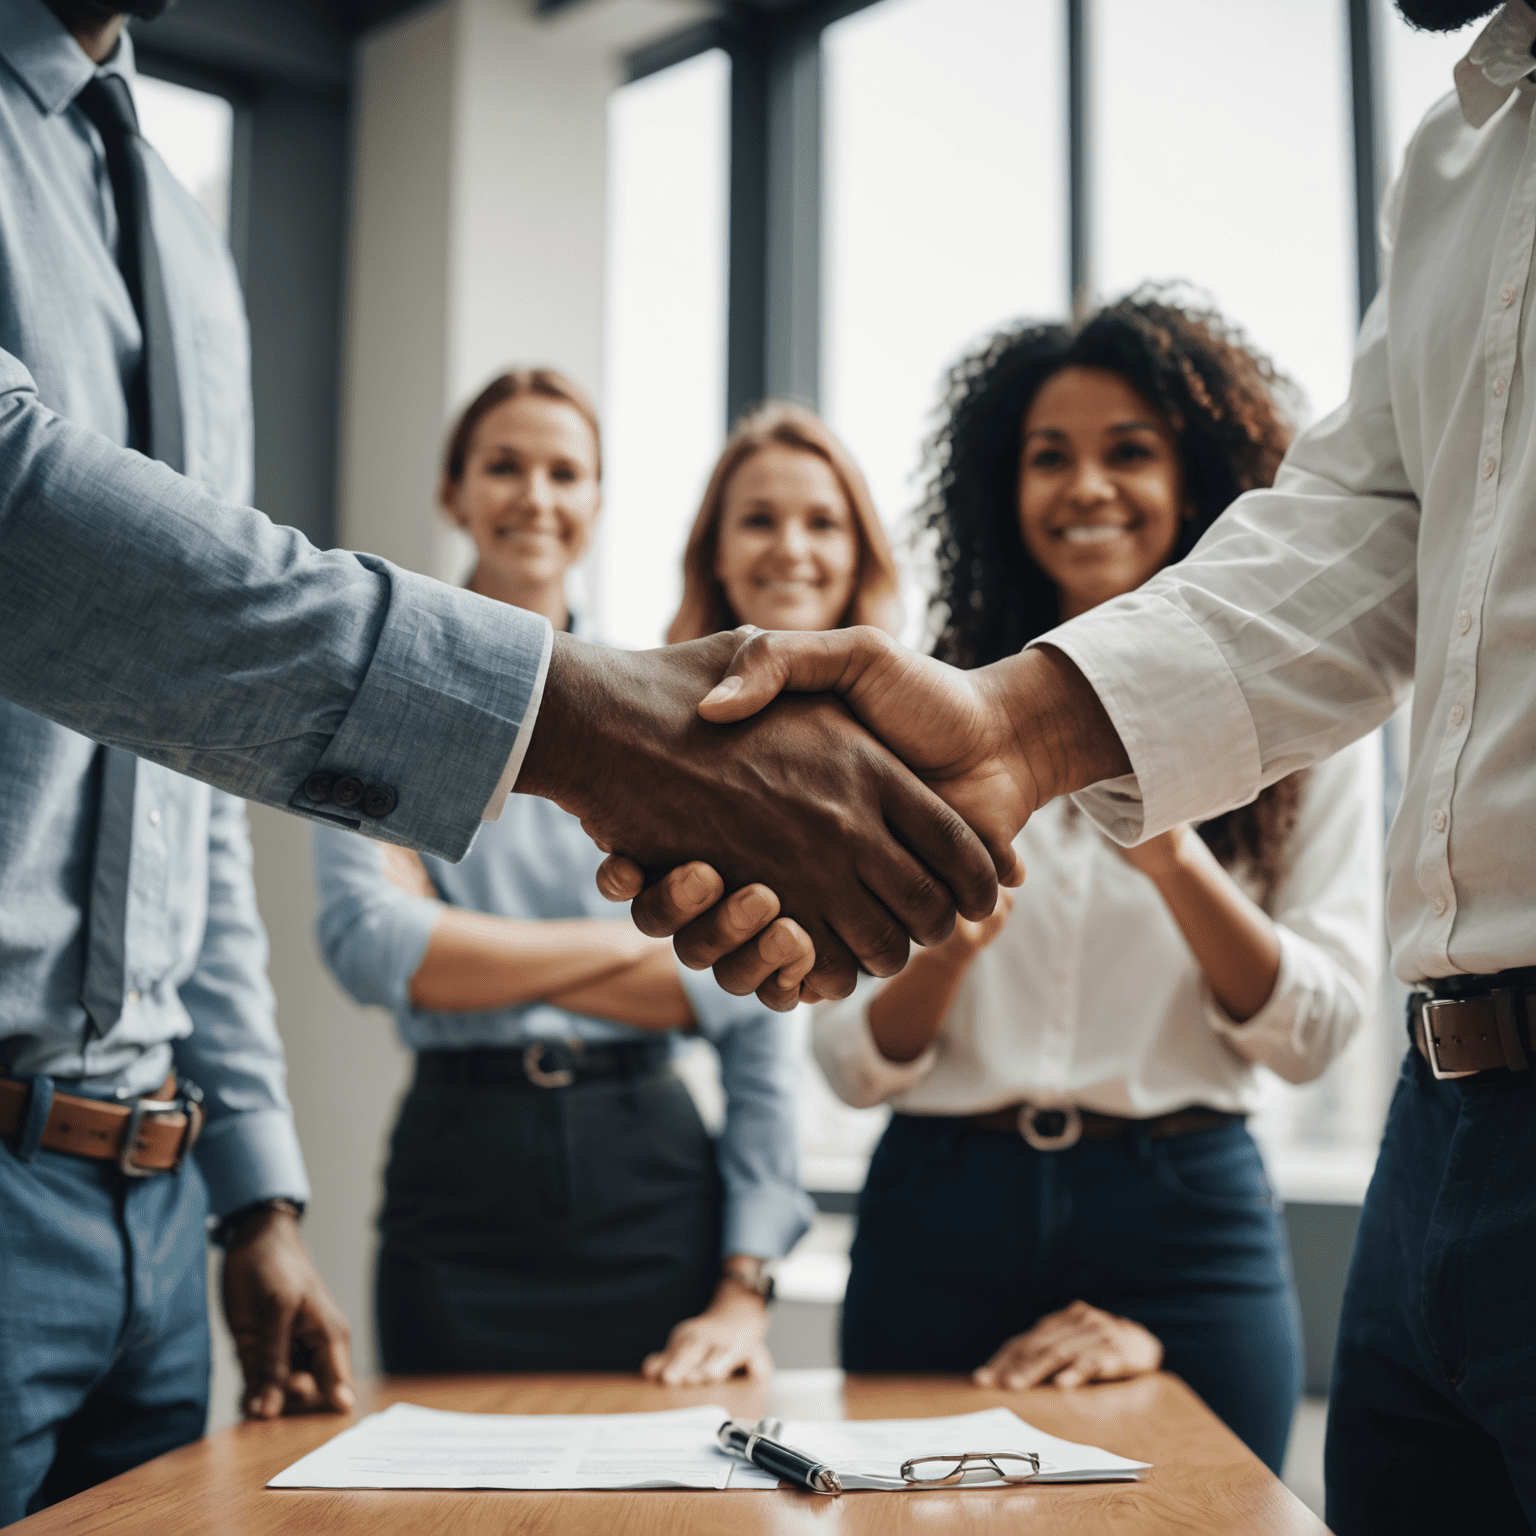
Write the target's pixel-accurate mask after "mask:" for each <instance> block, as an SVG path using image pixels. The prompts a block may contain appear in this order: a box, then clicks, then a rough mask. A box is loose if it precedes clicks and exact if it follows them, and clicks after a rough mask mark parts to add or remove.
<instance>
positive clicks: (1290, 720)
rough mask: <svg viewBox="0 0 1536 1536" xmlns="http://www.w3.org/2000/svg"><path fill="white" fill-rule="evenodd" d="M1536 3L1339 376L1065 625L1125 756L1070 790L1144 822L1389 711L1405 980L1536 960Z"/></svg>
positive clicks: (1504, 21)
mask: <svg viewBox="0 0 1536 1536" xmlns="http://www.w3.org/2000/svg"><path fill="white" fill-rule="evenodd" d="M1533 40H1536V12H1533V11H1532V10H1531V9H1529V8H1528V7H1527V6H1526V5H1525V4H1523V3H1521V0H1511V3H1510V4H1508V5H1506V6H1505V7H1504V8H1503V9H1502V10H1501V11H1500V12H1499V13H1498V15H1497V16H1495V18H1494V19H1493V21H1492V22H1491V23H1490V24H1489V26H1488V27H1487V28H1486V29H1485V31H1484V32H1483V34H1482V35H1481V36H1480V37H1479V39H1478V40H1477V42H1476V43H1475V44H1474V45H1473V49H1472V52H1471V53H1470V54H1469V55H1468V57H1467V58H1466V59H1464V60H1463V61H1462V63H1461V64H1460V65H1458V66H1457V71H1456V79H1457V85H1458V95H1457V96H1452V97H1448V98H1447V99H1446V100H1445V101H1443V102H1441V103H1440V104H1439V105H1438V106H1436V107H1434V108H1433V109H1432V110H1431V111H1430V113H1429V115H1428V116H1427V117H1426V118H1425V120H1424V122H1423V124H1422V125H1421V126H1420V128H1419V130H1418V132H1417V134H1416V135H1415V137H1414V140H1413V143H1412V144H1411V146H1410V147H1409V150H1408V156H1407V162H1406V165H1405V168H1404V171H1403V174H1402V177H1401V179H1400V180H1399V182H1398V183H1397V185H1396V186H1395V187H1394V188H1393V191H1392V193H1391V195H1390V196H1389V198H1388V206H1387V209H1386V213H1385V216H1384V220H1383V225H1384V237H1385V240H1386V243H1387V244H1388V247H1389V269H1388V276H1387V281H1386V285H1385V287H1384V289H1383V290H1382V292H1381V294H1380V295H1379V296H1378V297H1377V299H1376V302H1375V303H1374V304H1373V305H1372V306H1371V308H1370V311H1369V312H1368V313H1367V315H1366V317H1365V320H1364V322H1363V324H1362V326H1361V331H1360V339H1359V343H1358V346H1357V348H1356V353H1355V364H1354V374H1353V378H1352V380H1351V385H1350V394H1349V399H1348V400H1347V401H1346V402H1345V404H1344V405H1343V406H1342V407H1341V408H1340V409H1339V410H1337V411H1336V412H1334V414H1333V415H1332V416H1329V417H1328V418H1327V419H1326V420H1324V421H1322V422H1320V423H1318V425H1317V426H1315V427H1313V428H1312V429H1311V430H1310V431H1308V432H1307V433H1305V434H1304V435H1303V436H1302V437H1301V438H1300V439H1299V440H1298V441H1297V443H1296V444H1295V446H1294V447H1293V448H1292V449H1291V452H1290V453H1289V454H1288V455H1287V457H1286V460H1285V463H1284V464H1283V465H1282V466H1281V469H1280V473H1279V475H1278V477H1277V478H1276V481H1275V484H1274V487H1273V488H1272V489H1270V490H1265V491H1254V492H1250V493H1249V494H1248V495H1246V496H1244V497H1242V498H1240V499H1239V500H1238V501H1237V502H1236V503H1235V504H1234V505H1233V506H1232V507H1231V508H1230V509H1229V510H1228V512H1227V513H1226V515H1225V516H1224V517H1222V518H1221V519H1220V521H1218V523H1217V524H1216V525H1215V527H1214V528H1213V529H1212V530H1211V531H1210V533H1209V534H1207V536H1206V537H1205V539H1204V540H1202V541H1201V544H1200V545H1199V547H1198V548H1197V549H1196V550H1195V552H1194V553H1193V554H1192V555H1191V556H1190V557H1189V559H1187V560H1185V561H1184V562H1182V563H1181V564H1179V565H1178V566H1175V567H1171V568H1170V569H1169V570H1167V571H1164V572H1163V573H1161V574H1160V575H1159V576H1157V577H1155V578H1154V579H1153V580H1152V581H1151V582H1149V583H1148V584H1147V585H1146V586H1145V587H1143V588H1141V589H1140V590H1139V591H1138V592H1135V593H1133V594H1131V595H1130V596H1129V597H1126V598H1121V599H1118V600H1117V601H1115V602H1113V603H1108V604H1105V605H1103V606H1102V607H1100V608H1097V609H1095V610H1094V611H1093V612H1092V613H1090V614H1087V615H1085V616H1084V617H1082V618H1080V619H1077V620H1074V621H1073V622H1072V623H1070V624H1068V625H1065V626H1063V627H1062V628H1060V629H1058V630H1055V631H1053V632H1052V633H1051V634H1049V635H1048V636H1046V637H1044V638H1045V640H1046V641H1047V642H1048V643H1050V644H1054V645H1056V646H1059V647H1060V648H1061V649H1062V650H1063V651H1064V652H1066V653H1067V655H1069V656H1070V657H1071V658H1072V659H1073V660H1074V661H1075V662H1076V663H1077V664H1078V666H1080V667H1081V668H1082V670H1083V672H1084V673H1085V675H1086V676H1087V677H1088V679H1089V681H1090V682H1091V683H1092V684H1093V685H1094V687H1095V689H1096V690H1097V691H1098V693H1099V696H1100V697H1101V698H1102V700H1103V701H1104V704H1105V706H1106V708H1107V709H1108V711H1109V714H1110V716H1111V718H1112V719H1113V721H1114V723H1115V725H1116V727H1117V729H1118V730H1119V732H1120V736H1121V739H1122V740H1123V741H1124V743H1125V746H1126V749H1127V751H1128V753H1129V755H1130V759H1131V765H1132V769H1133V773H1132V775H1131V776H1129V777H1127V778H1124V779H1119V780H1114V781H1111V782H1108V783H1105V784H1101V785H1096V786H1094V787H1093V788H1092V789H1091V790H1089V791H1086V792H1085V793H1083V794H1081V795H1080V796H1079V797H1078V801H1079V804H1080V805H1081V806H1082V807H1083V809H1084V810H1086V811H1087V812H1088V814H1089V815H1090V816H1092V817H1093V818H1094V819H1095V820H1097V821H1098V822H1099V824H1100V825H1101V826H1103V827H1104V828H1105V829H1106V830H1107V831H1109V832H1110V833H1111V835H1112V836H1115V837H1117V838H1118V839H1120V840H1121V841H1123V842H1135V841H1137V840H1139V839H1140V838H1142V837H1144V836H1150V835H1151V834H1153V833H1156V832H1159V831H1161V830H1163V829H1164V828H1166V827H1169V826H1171V825H1172V824H1173V823H1175V822H1177V821H1184V820H1188V819H1190V818H1191V817H1195V816H1208V815H1212V814H1214V813H1216V812H1218V811H1220V810H1222V809H1224V808H1226V807H1229V806H1233V805H1239V804H1242V803H1244V802H1245V801H1248V800H1251V799H1252V798H1253V796H1254V795H1255V793H1256V792H1257V791H1258V789H1259V788H1260V787H1261V786H1262V785H1264V784H1268V783H1271V782H1273V781H1274V780H1275V779H1277V778H1279V777H1281V776H1282V775H1284V774H1287V773H1290V772H1291V771H1292V770H1293V769H1295V768H1298V767H1300V766H1302V765H1304V764H1307V763H1312V762H1316V761H1318V760H1320V759H1322V758H1324V757H1326V756H1328V754H1330V753H1332V752H1336V751H1338V750H1339V748H1340V747H1342V746H1344V745H1345V744H1346V743H1348V742H1351V741H1353V740H1355V739H1356V738H1358V737H1359V736H1361V735H1362V734H1363V733H1364V732H1366V731H1370V730H1372V729H1374V728H1375V727H1376V726H1378V725H1380V724H1381V723H1382V721H1384V720H1385V719H1386V718H1387V717H1388V715H1390V714H1391V712H1392V710H1393V708H1394V707H1395V705H1396V703H1397V702H1398V701H1399V700H1400V699H1401V698H1402V697H1403V696H1404V695H1405V693H1406V692H1407V690H1408V688H1409V686H1410V685H1413V687H1414V690H1415V691H1414V706H1413V724H1412V733H1411V742H1410V754H1409V764H1408V774H1407V780H1406V783H1405V786H1404V790H1403V798H1402V803H1401V806H1400V808H1399V810H1398V814H1397V818H1396V820H1395V821H1394V823H1393V826H1392V831H1391V836H1390V838H1389V840H1388V845H1387V864H1388V875H1389V881H1388V893H1387V920H1388V930H1389V933H1390V935H1391V939H1392V948H1393V968H1394V970H1395V971H1396V972H1397V974H1398V975H1399V976H1400V977H1401V978H1402V979H1403V980H1404V981H1407V982H1414V981H1419V980H1422V979H1424V978H1428V977H1435V976H1445V975H1449V974H1452V973H1456V972H1462V973H1466V972H1487V971H1498V970H1503V969H1506V968H1508V967H1510V966H1517V965H1529V964H1532V963H1536V874H1533V872H1536V444H1533V441H1532V415H1533V411H1536V392H1533V394H1532V398H1531V399H1529V400H1528V399H1527V398H1526V395H1527V390H1528V389H1529V388H1530V384H1529V382H1528V380H1527V377H1526V375H1527V372H1528V370H1529V368H1530V365H1531V361H1532V353H1533V349H1536V294H1533V291H1532V282H1531V259H1532V252H1533V246H1536V115H1533V112H1532V107H1533V105H1536V85H1533V84H1532V82H1531V80H1530V79H1529V78H1528V77H1529V75H1530V72H1531V70H1532V69H1536V59H1533V58H1532V55H1531V44H1532V42H1533Z"/></svg>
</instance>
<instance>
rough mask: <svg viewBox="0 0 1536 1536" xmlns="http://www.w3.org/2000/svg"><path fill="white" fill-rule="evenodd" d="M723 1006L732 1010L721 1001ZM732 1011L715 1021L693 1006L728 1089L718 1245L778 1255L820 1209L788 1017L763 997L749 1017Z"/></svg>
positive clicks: (720, 1149) (728, 1249)
mask: <svg viewBox="0 0 1536 1536" xmlns="http://www.w3.org/2000/svg"><path fill="white" fill-rule="evenodd" d="M692 991H693V989H692V988H690V989H689V992H690V996H691V995H692ZM720 995H721V996H722V997H726V996H728V995H729V994H727V993H723V992H722V993H721V994H720ZM731 1001H732V1002H733V1003H739V1002H740V1001H741V1000H740V999H735V998H733V999H732V1000H731ZM711 1011H712V1012H713V1011H714V1010H713V1009H711ZM719 1011H720V1013H724V1012H726V1011H727V1010H725V1008H724V1005H723V1004H722V1005H719ZM730 1011H731V1012H732V1014H733V1018H734V1022H730V1023H722V1024H716V1025H710V1024H706V1023H705V1021H704V1017H703V1014H702V1013H701V1012H700V1011H699V1009H698V1007H697V1004H696V1005H695V1013H696V1015H697V1016H698V1017H699V1020H700V1033H701V1034H703V1036H704V1037H705V1039H707V1040H708V1041H709V1042H710V1044H712V1045H713V1046H714V1047H715V1049H716V1051H718V1052H719V1055H720V1084H721V1087H722V1088H723V1089H724V1090H725V1127H724V1129H723V1130H722V1131H721V1133H720V1141H719V1145H718V1147H717V1151H716V1155H717V1156H718V1158H719V1163H720V1176H721V1179H722V1180H723V1182H724V1184H725V1213H724V1221H723V1224H722V1228H721V1238H720V1251H721V1253H723V1254H725V1253H750V1254H755V1255H757V1256H758V1257H759V1258H764V1259H772V1258H779V1257H781V1256H782V1255H784V1254H786V1253H788V1252H789V1250H790V1249H791V1248H793V1247H794V1246H795V1244H796V1243H797V1242H798V1241H799V1240H800V1237H801V1235H802V1234H803V1233H804V1232H805V1230H806V1228H807V1227H809V1226H810V1224H811V1215H812V1213H813V1211H814V1210H815V1207H814V1205H813V1204H812V1201H811V1197H810V1196H809V1195H808V1194H806V1192H805V1190H804V1189H802V1188H801V1185H800V1151H799V1137H798V1132H797V1126H796V1123H795V1091H794V1079H793V1069H792V1064H791V1055H790V1042H791V1035H790V1027H789V1020H788V1019H787V1018H784V1017H783V1016H781V1015H779V1014H776V1013H772V1012H770V1011H769V1010H768V1009H766V1008H764V1007H763V1006H762V1005H761V1004H760V1003H757V1004H755V1006H754V1007H753V1009H752V1010H751V1013H750V1015H743V1014H740V1013H735V1011H734V1010H730Z"/></svg>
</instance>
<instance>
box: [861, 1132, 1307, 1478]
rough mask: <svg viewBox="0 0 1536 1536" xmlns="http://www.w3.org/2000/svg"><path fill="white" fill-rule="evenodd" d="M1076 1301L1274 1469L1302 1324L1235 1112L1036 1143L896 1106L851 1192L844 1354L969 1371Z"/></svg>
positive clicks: (1287, 1421)
mask: <svg viewBox="0 0 1536 1536" xmlns="http://www.w3.org/2000/svg"><path fill="white" fill-rule="evenodd" d="M1078 1299H1081V1300H1083V1301H1087V1302H1089V1303H1091V1304H1092V1305H1093V1306H1096V1307H1102V1308H1104V1309H1105V1310H1106V1311H1109V1312H1116V1313H1119V1314H1120V1315H1121V1316H1123V1317H1129V1318H1133V1319H1134V1320H1135V1321H1136V1322H1138V1323H1140V1324H1142V1326H1143V1327H1145V1328H1148V1329H1150V1330H1151V1331H1152V1332H1153V1333H1154V1334H1156V1335H1157V1337H1158V1338H1159V1339H1161V1340H1162V1342H1163V1347H1164V1349H1165V1351H1166V1361H1165V1363H1166V1366H1167V1369H1169V1370H1171V1371H1175V1372H1177V1373H1178V1374H1179V1375H1180V1376H1182V1377H1183V1378H1184V1380H1185V1381H1187V1382H1188V1383H1189V1385H1190V1386H1192V1387H1193V1388H1194V1389H1195V1391H1196V1392H1198V1393H1199V1394H1200V1396H1201V1397H1203V1398H1204V1399H1205V1401H1206V1402H1207V1403H1208V1404H1209V1405H1210V1406H1211V1408H1212V1409H1213V1410H1214V1411H1215V1412H1216V1413H1217V1414H1219V1415H1220V1416H1221V1418H1222V1419H1224V1420H1225V1421H1226V1423H1227V1424H1229V1425H1230V1426H1231V1427H1232V1429H1233V1430H1235V1431H1236V1432H1237V1434H1238V1435H1240V1436H1241V1437H1242V1439H1243V1440H1244V1441H1245V1442H1246V1443H1247V1444H1248V1445H1249V1446H1250V1447H1252V1449H1253V1450H1254V1451H1255V1452H1256V1453H1257V1454H1258V1455H1259V1456H1260V1457H1261V1458H1262V1459H1263V1460H1264V1461H1265V1462H1266V1463H1267V1464H1268V1465H1269V1466H1270V1467H1272V1468H1273V1469H1275V1470H1276V1471H1278V1470H1279V1467H1280V1464H1281V1461H1282V1460H1283V1458H1284V1456H1285V1445H1286V1440H1287V1439H1288V1437H1289V1435H1290V1427H1291V1417H1292V1414H1293V1413H1294V1411H1295V1407H1296V1398H1297V1395H1298V1393H1299V1391H1300V1384H1301V1333H1300V1324H1299V1320H1298V1312H1297V1306H1296V1295H1295V1290H1294V1287H1293V1285H1292V1282H1291V1268H1290V1256H1289V1253H1288V1251H1287V1248H1286V1243H1285V1233H1284V1229H1283V1227H1282V1225H1281V1221H1280V1217H1279V1214H1278V1211H1277V1206H1276V1202H1275V1199H1274V1197H1273V1196H1272V1195H1271V1193H1270V1189H1269V1185H1268V1183H1267V1181H1266V1180H1265V1177H1264V1167H1263V1163H1262V1162H1261V1160H1260V1158H1259V1153H1258V1149H1257V1148H1256V1147H1255V1146H1254V1144H1253V1138H1252V1137H1251V1136H1249V1134H1248V1132H1247V1130H1246V1129H1245V1128H1244V1127H1243V1126H1242V1125H1241V1124H1237V1123H1234V1124H1232V1125H1230V1126H1221V1127H1217V1128H1215V1129H1212V1130H1205V1131H1192V1132H1190V1133H1189V1134H1188V1135H1184V1136H1172V1137H1167V1138H1163V1139H1159V1140H1155V1141H1154V1140H1150V1139H1148V1138H1147V1137H1144V1136H1136V1135H1134V1134H1133V1135H1128V1136H1126V1137H1125V1138H1123V1139H1121V1140H1117V1141H1094V1142H1086V1141H1085V1142H1079V1143H1078V1144H1077V1146H1075V1147H1072V1148H1070V1149H1069V1150H1067V1151H1065V1152H1037V1151H1035V1150H1034V1149H1033V1148H1032V1147H1030V1146H1029V1145H1028V1144H1027V1143H1026V1142H1024V1141H1023V1139H1022V1138H1020V1137H1019V1136H1016V1135H1010V1134H1007V1133H1005V1132H1001V1131H992V1130H985V1129H981V1128H979V1127H976V1126H974V1125H971V1124H968V1123H967V1122H966V1121H964V1120H956V1119H948V1118H938V1117H933V1118H929V1117H926V1116H924V1117H919V1116H916V1115H896V1116H893V1117H892V1120H891V1123H890V1126H889V1128H888V1129H887V1130H886V1133H885V1136H884V1138H883V1139H882V1141H881V1143H880V1145H879V1147H878V1148H877V1149H876V1151H875V1155H874V1158H873V1160H872V1161H871V1163H870V1167H869V1180H868V1182H867V1183H866V1185H865V1187H864V1193H863V1194H862V1195H861V1196H860V1199H859V1228H858V1235H857V1237H856V1238H855V1240H854V1245H853V1272H852V1274H851V1276H850V1277H849V1281H848V1295H847V1299H846V1301H845V1303H844V1307H843V1365H844V1366H845V1368H846V1369H848V1370H851V1371H946V1372H953V1371H964V1372H969V1371H972V1370H974V1369H975V1368H976V1367H977V1366H978V1365H981V1364H982V1363H983V1362H984V1361H985V1360H987V1359H988V1358H989V1356H991V1354H992V1353H993V1351H994V1350H996V1349H997V1347H998V1346H999V1345H1000V1344H1002V1343H1003V1341H1004V1340H1005V1339H1009V1338H1011V1337H1013V1335H1015V1334H1018V1333H1023V1332H1024V1331H1025V1330H1026V1329H1028V1328H1029V1327H1031V1326H1032V1325H1033V1324H1034V1323H1035V1322H1036V1321H1037V1320H1038V1319H1039V1318H1041V1317H1042V1316H1044V1315H1045V1314H1046V1313H1048V1312H1053V1311H1055V1310H1057V1309H1058V1308H1060V1307H1064V1306H1067V1305H1068V1304H1069V1303H1071V1302H1073V1301H1076V1300H1078Z"/></svg>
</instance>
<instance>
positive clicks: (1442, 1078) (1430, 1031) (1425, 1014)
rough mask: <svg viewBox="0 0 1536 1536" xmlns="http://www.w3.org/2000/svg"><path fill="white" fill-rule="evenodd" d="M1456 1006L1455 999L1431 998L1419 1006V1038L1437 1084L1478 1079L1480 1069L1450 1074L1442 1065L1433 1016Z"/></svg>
mask: <svg viewBox="0 0 1536 1536" xmlns="http://www.w3.org/2000/svg"><path fill="white" fill-rule="evenodd" d="M1455 1006H1456V1001H1455V999H1454V998H1446V997H1431V998H1427V999H1426V1000H1425V1001H1424V1002H1422V1003H1421V1004H1420V1005H1419V1030H1420V1036H1419V1038H1420V1039H1421V1040H1422V1041H1423V1043H1424V1059H1425V1060H1426V1061H1427V1062H1428V1063H1429V1070H1430V1072H1431V1074H1432V1075H1433V1076H1434V1078H1435V1080H1436V1081H1437V1082H1442V1083H1445V1082H1450V1081H1451V1080H1452V1079H1453V1078H1458V1077H1476V1076H1477V1072H1478V1069H1477V1068H1475V1067H1474V1068H1473V1069H1472V1070H1471V1071H1470V1072H1450V1071H1447V1070H1446V1068H1444V1067H1442V1066H1441V1065H1440V1042H1439V1040H1438V1038H1437V1037H1436V1035H1435V1028H1434V1025H1433V1023H1432V1022H1431V1015H1432V1014H1433V1013H1434V1012H1435V1010H1436V1009H1439V1008H1443V1009H1451V1008H1454V1007H1455Z"/></svg>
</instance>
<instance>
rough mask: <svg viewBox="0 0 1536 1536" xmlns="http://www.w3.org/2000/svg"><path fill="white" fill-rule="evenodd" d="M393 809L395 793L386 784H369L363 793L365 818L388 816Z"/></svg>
mask: <svg viewBox="0 0 1536 1536" xmlns="http://www.w3.org/2000/svg"><path fill="white" fill-rule="evenodd" d="M394 808H395V792H394V790H393V789H391V788H390V786H389V785H388V784H370V785H369V786H368V788H367V789H366V790H365V791H364V793H363V814H364V815H365V816H388V815H389V813H390V812H391V811H392V810H394Z"/></svg>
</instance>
